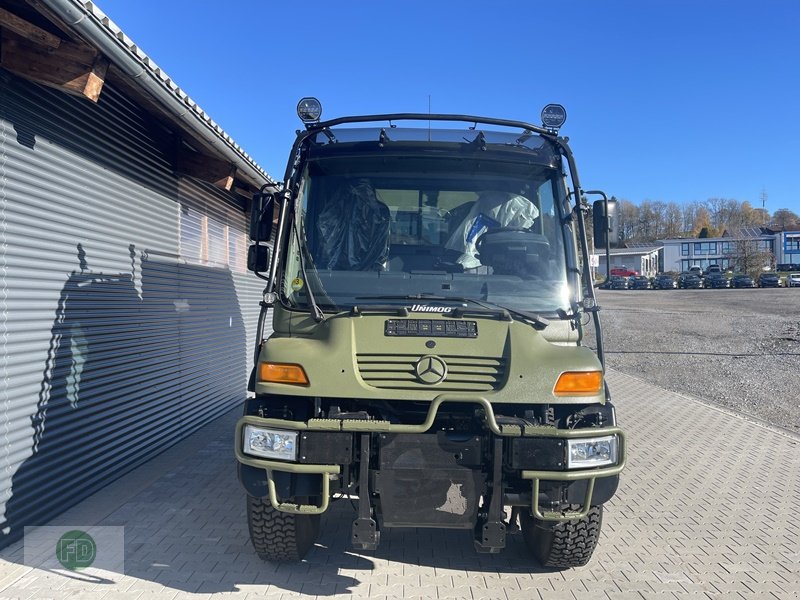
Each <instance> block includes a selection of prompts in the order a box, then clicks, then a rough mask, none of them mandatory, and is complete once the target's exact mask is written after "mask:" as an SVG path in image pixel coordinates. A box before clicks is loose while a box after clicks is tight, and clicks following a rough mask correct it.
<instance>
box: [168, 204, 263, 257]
mask: <svg viewBox="0 0 800 600" xmlns="http://www.w3.org/2000/svg"><path fill="white" fill-rule="evenodd" d="M246 224H247V219H246V217H245V214H244V212H243V211H241V210H238V209H236V208H234V207H232V206H229V205H226V204H224V203H222V202H210V201H205V200H201V201H197V200H194V199H191V200H188V199H187V200H185V201H183V200H182V201H181V210H180V249H179V253H180V256H181V258H183V259H184V260H186V261H188V262H190V263H194V264H203V265H209V266H217V267H222V266H225V267H228V268H230V270H231V271H233V272H235V273H244V272H246V270H247V238H246V235H245V230H246Z"/></svg>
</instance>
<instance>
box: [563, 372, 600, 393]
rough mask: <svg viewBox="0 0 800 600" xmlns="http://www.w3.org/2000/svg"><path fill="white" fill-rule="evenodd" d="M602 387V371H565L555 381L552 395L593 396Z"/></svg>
mask: <svg viewBox="0 0 800 600" xmlns="http://www.w3.org/2000/svg"><path fill="white" fill-rule="evenodd" d="M602 387H603V372H602V371H566V372H564V373H562V374H561V375H560V376H559V378H558V381H556V387H555V388H553V393H554V394H555V395H556V396H589V395H591V396H594V395H596V394H599V393H600V390H601V389H602Z"/></svg>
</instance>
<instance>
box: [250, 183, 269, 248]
mask: <svg viewBox="0 0 800 600" xmlns="http://www.w3.org/2000/svg"><path fill="white" fill-rule="evenodd" d="M274 205H275V197H274V196H273V195H272V194H270V193H267V192H265V193H261V192H259V193H257V194H254V195H253V202H252V205H251V207H250V240H251V241H254V242H268V241H269V239H270V238H271V237H272V211H273V206H274Z"/></svg>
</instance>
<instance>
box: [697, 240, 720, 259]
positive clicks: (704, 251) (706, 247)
mask: <svg viewBox="0 0 800 600" xmlns="http://www.w3.org/2000/svg"><path fill="white" fill-rule="evenodd" d="M716 253H717V242H695V243H694V254H695V256H697V255H708V254H716Z"/></svg>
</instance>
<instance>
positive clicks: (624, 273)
mask: <svg viewBox="0 0 800 600" xmlns="http://www.w3.org/2000/svg"><path fill="white" fill-rule="evenodd" d="M608 274H609V275H620V276H621V277H630V276H632V275H638V274H639V271H634V270H633V269H629V268H628V267H626V266H625V265H622V266H620V267H614V268H613V269H611V270H610V271H609V272H608Z"/></svg>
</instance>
